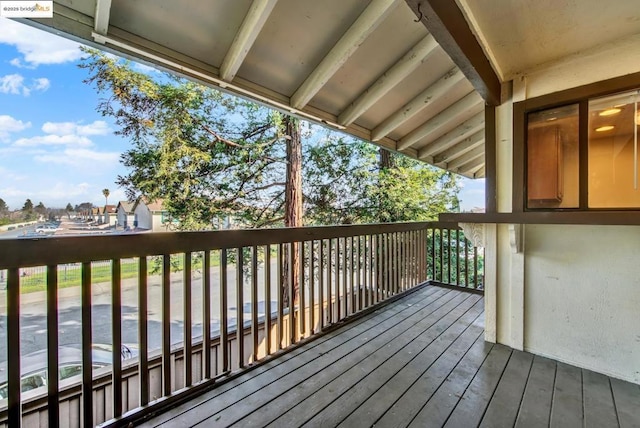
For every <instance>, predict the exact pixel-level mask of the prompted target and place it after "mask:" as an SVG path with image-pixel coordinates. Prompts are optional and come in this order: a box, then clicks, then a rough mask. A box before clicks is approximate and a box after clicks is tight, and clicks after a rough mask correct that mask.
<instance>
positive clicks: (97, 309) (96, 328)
mask: <svg viewBox="0 0 640 428" xmlns="http://www.w3.org/2000/svg"><path fill="white" fill-rule="evenodd" d="M271 273H272V280H271V283H272V287H271V288H272V291H271V293H272V294H271V295H272V296H276V285H275V284H277V280H276V275H275V273H276V269H275V263H274V264H273V267H272V269H271ZM219 275H220V273H219V269H218V268H214V269H212V277H211V323H212V327H211V328H212V330H215V329H217V328H218V320H219V318H220V309H219V308H220V295H219V290H220V288H219ZM227 276H228V317H229V321H230V323H232V324H233V323H235V319H236V317H237V313H236V306H237V305H236V292H235V278H236V270H235V266H229V268H228V271H227ZM258 280H259V292H258V301H259V310H260V315H263V311H264V270H263V269H262V268H261V269H259V272H258ZM160 281H161V278H160V277H159V276H154V277H150V278H149V286H148V293H149V299H148V306H149V310H148V328H149V347H150V349H157V348H160V343H161V338H162V336H161V319H162V318H161V317H162V310H161V304H162V299H161V297H162V295H161V291H162V288H161V282H160ZM183 292H184V290H183V284H182V273H176V274H172V282H171V341H172V342H173V343H178V342H181V341H182V339H183V319H184V317H183ZM250 292H251V290H250V283H248V282H247V281H245V285H244V301H245V302H246V303H245V305H244V308H243V310H244V320H245V321H247V320H249V319H250V318H251V310H250V305H249V301H250V296H251V295H250ZM44 298H45V293H44V292H39V293H29V294H25V295H23V296H22V299H23V303H22V307H21V318H20V331H21V343H22V349H21V354H22V355H25V354H28V353H31V352H35V351H37V350H40V349H46V340H47V327H46V316H47V315H46V306H45V305H46V302H45V300H44ZM273 299H274V300H273V302H272V308H274V309H275V308H276V301H275V297H273ZM59 301H60V310H59V340H60V345H67V344H79V343H80V340H81V327H82V326H81V322H80V320H81V308H80V287H71V288H66V289H62V290H60V297H59ZM5 302H6V298H5V291H4V290H3V291H0V314H1V315H0V363H2V362H5V361H6V359H7V349H6V333H7V332H6V303H5ZM192 320H193V326H192V337H198V336H201V334H202V281H201V277H200V273H197V272H194V276H193V281H192ZM92 322H93V342H94V343H107V344H110V343H111V290H110V284H108V283H107V284H95V285H94V286H93V310H92ZM122 340H123V343H126V344H131V345H133V346H137V343H138V290H137V281H136V280H135V279H131V280H125V281H123V292H122Z"/></svg>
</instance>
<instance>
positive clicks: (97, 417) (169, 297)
mask: <svg viewBox="0 0 640 428" xmlns="http://www.w3.org/2000/svg"><path fill="white" fill-rule="evenodd" d="M131 259H133V260H131ZM105 260H107V261H109V268H110V271H111V272H110V278H109V281H108V282H107V283H106V284H105V283H97V282H96V280H95V279H94V278H97V277H98V276H97V269H98V268H97V266H98V264H100V263H101V264H102V265H104V261H105ZM131 263H135V268H136V269H135V272H134V273H133V277H131V276H132V272H131V266H129V264H131ZM69 264H79V265H77V266H78V269H80V275H79V279H78V283H77V284H75V287H71V288H70V289H69V288H65V289H62V288H60V285H61V284H62V283H61V281H60V273H59V271H60V268H59V267H60V266H70V265H69ZM42 266H46V276H45V275H43V276H42V281H43V282H46V284H45V287H44V288H45V290H46V291H43V292H41V293H40V296H41V302H40V304H41V305H42V306H43V307H45V308H46V310H44V309H43V312H44V313H46V349H47V355H46V361H44V359H43V365H44V368H46V367H56V368H57V367H60V366H61V363H64V362H62V361H60V356H59V349H60V347H61V346H63V345H67V344H66V343H63V342H64V340H62V339H61V336H60V334H59V327H60V325H61V324H62V322H61V316H62V314H63V311H64V314H67V313H68V312H73V311H72V310H71V309H74V308H75V309H76V312H79V319H78V320H76V321H75V322H76V324H77V325H78V326H79V329H78V335H79V337H80V340H79V341H80V346H79V349H80V350H81V351H79V352H81V358H79V359H80V361H79V362H78V364H79V365H81V372H82V375H81V377H79V376H78V377H76V378H71V379H65V380H59V379H58V376H57V375H53V376H51V375H50V376H48V377H47V381H46V388H45V387H42V388H38V389H35V390H33V391H28V392H24V393H23V392H22V391H21V381H22V382H24V379H25V376H27V375H28V374H29V373H25V370H22V371H21V361H22V360H23V359H24V358H25V356H26V355H22V354H25V353H21V352H20V350H21V340H24V339H26V336H28V335H30V334H33V333H28V331H31V330H25V329H21V323H24V322H25V320H24V318H21V315H22V314H24V313H28V312H29V311H30V308H29V307H28V305H31V304H33V303H26V302H35V301H37V300H38V299H37V298H33V297H32V295H31V294H23V293H21V289H22V287H23V285H24V284H25V283H26V282H27V281H28V280H31V279H32V278H30V275H29V274H28V275H26V276H25V273H26V272H31V276H32V275H33V272H36V269H37V268H38V267H42ZM125 266H126V267H127V268H126V269H125ZM94 268H95V272H92V269H94ZM30 269H31V271H30ZM102 269H104V268H102ZM482 272H483V258H482V254H479V253H478V249H477V248H474V247H473V246H472V245H471V244H470V243H469V242H468V241H467V240H466V239H465V238H464V236H463V235H462V231H461V230H459V228H458V227H457V225H456V224H455V223H453V224H452V223H431V222H423V223H396V224H381V225H358V226H336V227H308V228H291V229H268V230H266V229H265V230H235V231H220V232H179V233H154V234H138V235H112V236H95V237H60V238H56V237H53V238H46V239H33V240H25V239H17V240H4V241H0V282H1V281H2V280H3V279H4V280H5V281H6V291H5V293H6V306H5V307H6V319H7V322H6V350H7V352H6V354H7V358H6V359H7V363H6V367H5V369H6V373H7V383H8V396H7V399H6V400H3V401H5V403H6V404H5V408H4V410H0V424H1V423H4V424H8V426H11V427H18V426H20V425H21V424H24V425H25V426H40V421H43V425H44V424H47V423H48V425H49V426H57V425H59V424H61V425H65V424H66V421H76V422H78V423H77V425H80V426H93V425H96V424H101V423H106V424H107V425H108V424H116V425H123V424H126V423H128V422H129V421H133V420H137V419H140V418H143V417H145V416H148V415H149V414H152V413H154V412H158V411H160V410H162V409H163V408H166V407H168V406H171V405H174V404H176V403H177V402H179V401H182V400H185V399H187V398H189V397H193V396H195V395H197V394H199V393H201V392H202V391H204V390H206V389H208V388H211V387H212V386H213V385H214V384H215V383H216V382H219V380H220V379H221V378H227V377H229V375H231V374H235V373H237V372H239V371H241V370H242V369H245V368H246V367H249V366H254V365H256V364H258V363H259V362H260V361H262V360H265V359H268V358H270V356H272V355H274V354H278V353H280V352H282V350H284V349H286V348H289V347H291V346H295V345H296V344H298V343H300V342H303V341H305V340H307V338H309V337H311V336H313V335H316V334H319V333H321V332H322V331H324V330H326V329H327V328H329V327H331V326H333V325H336V324H338V323H341V322H343V321H344V320H345V319H347V318H350V317H353V316H356V315H358V314H359V313H361V312H363V311H366V310H368V309H369V308H371V307H372V306H375V305H377V304H379V303H382V302H384V301H386V300H388V299H390V298H392V297H394V296H397V295H399V294H401V293H404V292H406V291H408V290H410V289H412V288H414V287H416V286H418V285H420V284H423V283H425V282H427V281H429V280H432V281H435V282H439V283H445V284H450V285H458V286H464V287H469V288H477V289H481V288H482V283H483V281H482V278H483V274H482ZM92 273H94V275H92ZM101 278H103V276H102V277H101ZM100 281H104V279H102V280H100ZM32 282H33V281H32ZM2 285H3V284H2V283H0V288H2ZM68 285H69V284H68V283H65V286H68ZM69 290H71V291H69ZM105 290H106V291H105ZM74 292H75V294H74ZM62 294H64V295H65V296H67V297H65V299H62V298H61V297H60V296H61V295H62ZM68 296H75V300H74V298H71V300H72V301H73V302H75V303H73V302H72V303H69V297H68ZM105 296H106V297H105ZM132 296H133V297H132ZM105 298H106V299H107V301H108V305H106V306H108V308H107V309H105V304H104V300H105ZM94 300H96V301H100V302H101V304H100V305H97V304H96V305H94ZM21 301H24V302H25V303H23V304H21ZM1 303H2V302H0V306H2V304H1ZM78 308H79V311H77V309H78ZM99 310H103V311H105V310H106V314H105V313H102V312H98V311H99ZM123 310H126V312H127V313H126V314H124V313H123ZM92 311H93V314H92ZM132 314H134V315H135V316H134V317H132ZM105 315H108V317H107V318H109V319H110V327H108V326H106V325H105V324H104V321H103V319H104V318H105ZM125 315H126V316H125ZM65 316H66V315H65ZM133 318H137V321H132V319H133ZM68 321H69V320H66V321H64V324H65V325H67V324H68ZM123 326H125V327H123ZM132 329H133V330H135V329H137V334H135V336H136V340H134V342H136V343H134V344H133V346H132V344H131V340H129V339H130V338H131V330H132ZM105 333H106V337H105ZM123 337H128V338H129V339H125V340H123ZM65 340H67V339H65ZM96 342H103V343H109V344H111V345H112V347H113V349H114V350H120V349H121V348H122V347H123V342H127V344H126V345H125V346H129V347H133V349H137V352H136V353H137V357H136V358H134V359H131V360H124V361H123V360H122V359H121V355H120V352H117V351H114V352H112V353H111V357H110V361H109V363H110V364H109V365H107V366H106V367H103V368H96V365H97V361H95V360H94V354H93V352H92V345H93V344H95V343H96ZM21 378H22V379H21ZM1 387H2V385H0V389H1ZM0 405H2V401H0ZM61 421H65V422H61ZM73 424H74V423H72V425H73Z"/></svg>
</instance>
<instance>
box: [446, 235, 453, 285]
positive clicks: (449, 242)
mask: <svg viewBox="0 0 640 428" xmlns="http://www.w3.org/2000/svg"><path fill="white" fill-rule="evenodd" d="M451 232H452V230H451V229H447V242H448V245H447V260H448V262H447V269H448V276H447V280H448V281H449V282H448V283H449V284H452V283H453V280H452V279H451V264H452V263H453V256H452V252H451V245H452V243H451Z"/></svg>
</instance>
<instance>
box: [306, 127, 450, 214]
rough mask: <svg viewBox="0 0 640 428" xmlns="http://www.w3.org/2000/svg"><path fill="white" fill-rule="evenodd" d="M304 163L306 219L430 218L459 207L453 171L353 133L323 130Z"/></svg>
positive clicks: (309, 150)
mask: <svg viewBox="0 0 640 428" xmlns="http://www.w3.org/2000/svg"><path fill="white" fill-rule="evenodd" d="M304 165H305V170H304V177H305V187H304V189H305V192H304V194H305V202H306V204H307V206H306V216H307V221H308V222H310V223H314V224H350V223H377V222H393V221H419V220H434V219H436V218H437V215H438V213H441V212H446V211H457V210H458V205H459V202H458V198H457V194H458V192H459V185H458V182H457V179H456V176H455V175H454V174H451V173H449V172H446V171H443V170H441V169H439V168H435V167H433V166H430V165H427V164H425V163H423V162H419V161H417V160H414V159H411V158H408V157H406V156H402V155H399V154H394V153H391V152H389V151H387V150H384V149H378V148H376V147H374V146H373V145H371V144H368V143H365V142H363V141H360V140H356V139H354V138H349V137H344V136H339V135H338V134H336V133H330V132H329V133H327V134H326V135H325V136H324V137H323V138H322V139H321V140H320V141H319V142H318V143H317V144H315V145H313V146H312V147H310V148H309V149H308V156H307V157H306V158H305V162H304Z"/></svg>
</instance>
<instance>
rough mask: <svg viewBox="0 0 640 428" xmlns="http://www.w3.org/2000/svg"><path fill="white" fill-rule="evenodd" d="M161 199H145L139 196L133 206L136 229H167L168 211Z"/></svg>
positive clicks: (158, 230)
mask: <svg viewBox="0 0 640 428" xmlns="http://www.w3.org/2000/svg"><path fill="white" fill-rule="evenodd" d="M162 204H163V201H162V199H157V200H155V201H147V200H146V199H145V198H140V199H138V201H137V202H136V203H135V205H134V207H133V213H134V217H135V219H134V225H135V227H136V228H138V229H146V230H150V231H153V232H163V231H166V230H167V222H168V221H170V219H169V212H168V211H167V210H165V209H164V207H163V206H162Z"/></svg>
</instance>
